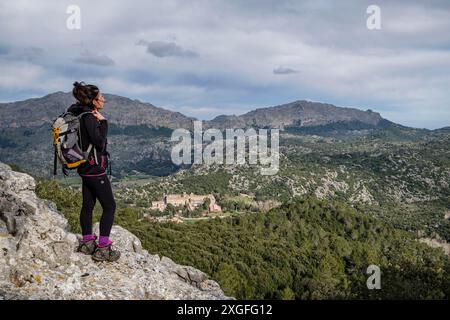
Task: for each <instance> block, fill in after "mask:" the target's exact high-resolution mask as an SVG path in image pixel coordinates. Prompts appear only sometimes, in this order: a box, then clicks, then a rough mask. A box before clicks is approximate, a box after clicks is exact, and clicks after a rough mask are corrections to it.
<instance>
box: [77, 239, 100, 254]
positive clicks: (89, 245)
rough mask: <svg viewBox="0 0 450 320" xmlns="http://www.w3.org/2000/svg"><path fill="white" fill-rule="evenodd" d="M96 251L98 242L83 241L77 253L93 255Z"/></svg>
mask: <svg viewBox="0 0 450 320" xmlns="http://www.w3.org/2000/svg"><path fill="white" fill-rule="evenodd" d="M95 249H97V242H95V240H89V241H81V242H80V244H79V245H78V249H77V252H81V253H84V254H87V255H92V254H93V253H94V252H95Z"/></svg>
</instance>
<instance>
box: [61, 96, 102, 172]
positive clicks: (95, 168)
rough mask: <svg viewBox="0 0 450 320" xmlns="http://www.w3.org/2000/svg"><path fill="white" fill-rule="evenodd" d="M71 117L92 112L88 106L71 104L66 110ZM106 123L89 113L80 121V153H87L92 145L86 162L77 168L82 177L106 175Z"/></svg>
mask: <svg viewBox="0 0 450 320" xmlns="http://www.w3.org/2000/svg"><path fill="white" fill-rule="evenodd" d="M67 112H71V113H72V114H73V115H76V116H78V115H80V114H81V113H83V112H92V109H91V108H90V107H88V106H82V105H78V104H73V105H71V106H70V107H69V109H67ZM107 135H108V121H107V120H100V121H99V120H97V118H96V117H95V116H94V115H93V114H91V113H89V114H85V115H83V116H82V117H81V119H80V137H81V141H80V147H81V148H82V151H87V149H88V147H89V144H92V148H91V151H90V153H89V156H88V159H89V161H88V162H85V163H83V164H81V165H80V166H79V167H78V168H77V172H78V174H79V175H82V176H90V175H101V174H105V173H106V167H107V165H108V158H107V150H106V146H107V144H108V139H107ZM94 148H95V149H96V152H97V163H95V157H94Z"/></svg>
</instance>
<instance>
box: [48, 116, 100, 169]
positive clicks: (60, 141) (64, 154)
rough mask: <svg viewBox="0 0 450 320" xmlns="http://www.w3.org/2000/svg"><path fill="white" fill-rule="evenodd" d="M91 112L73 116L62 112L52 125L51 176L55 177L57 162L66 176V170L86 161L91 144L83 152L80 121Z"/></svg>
mask: <svg viewBox="0 0 450 320" xmlns="http://www.w3.org/2000/svg"><path fill="white" fill-rule="evenodd" d="M88 113H92V112H89V111H88V112H83V113H81V114H79V115H78V116H75V115H74V114H72V113H71V112H64V113H62V114H61V115H59V116H58V117H57V118H56V119H55V120H54V121H53V125H52V133H53V146H54V148H55V156H54V161H53V174H54V175H56V167H57V162H58V160H57V159H59V162H60V163H61V165H62V172H63V173H64V175H67V174H68V172H67V170H72V169H76V168H78V167H79V166H80V165H81V164H83V163H85V162H86V161H88V160H87V159H88V156H89V153H90V151H91V149H92V144H89V147H88V149H87V151H85V152H83V143H82V141H81V132H80V120H81V117H82V116H83V115H85V114H88Z"/></svg>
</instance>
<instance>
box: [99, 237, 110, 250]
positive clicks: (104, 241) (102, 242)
mask: <svg viewBox="0 0 450 320" xmlns="http://www.w3.org/2000/svg"><path fill="white" fill-rule="evenodd" d="M111 244H112V241H111V240H109V237H105V236H100V241H99V242H98V246H99V247H100V248H103V247H107V246H110V245H111Z"/></svg>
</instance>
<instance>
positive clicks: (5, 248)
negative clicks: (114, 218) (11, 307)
mask: <svg viewBox="0 0 450 320" xmlns="http://www.w3.org/2000/svg"><path fill="white" fill-rule="evenodd" d="M34 188H35V181H34V179H33V178H32V177H31V176H29V175H27V174H24V173H19V172H15V171H12V170H11V168H10V167H9V166H7V165H5V164H3V163H1V162H0V299H227V297H226V296H225V295H224V293H223V292H222V290H221V289H220V287H219V285H218V284H217V283H216V282H214V281H212V280H210V279H208V277H207V276H206V274H204V273H203V272H201V271H199V270H197V269H194V268H192V267H188V266H181V265H178V264H176V263H174V262H173V261H172V260H170V259H169V258H166V257H162V258H160V257H159V256H158V255H151V254H149V253H148V252H147V251H146V250H143V249H142V246H141V242H140V241H139V239H138V238H137V237H136V236H134V235H133V234H131V233H130V232H128V231H127V230H125V229H123V228H121V227H119V226H114V227H113V230H112V234H111V237H112V238H113V239H114V242H115V248H116V249H118V250H120V251H121V254H122V257H121V259H120V260H119V261H117V262H114V263H105V262H103V263H96V262H94V261H92V259H91V257H90V256H87V255H83V254H81V253H77V252H76V251H75V248H76V247H77V244H78V239H77V236H76V235H75V234H73V233H71V232H69V231H68V230H67V226H68V224H67V220H66V219H65V218H64V217H63V216H62V214H61V213H59V212H58V211H57V210H56V207H55V205H54V203H52V202H50V201H47V200H42V199H39V198H37V196H36V194H35V192H34ZM96 228H98V226H96Z"/></svg>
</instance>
